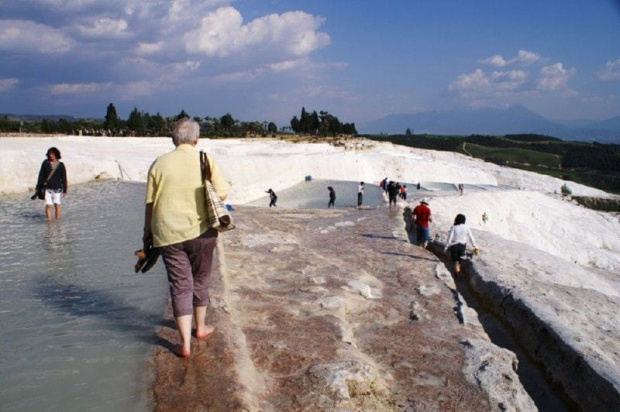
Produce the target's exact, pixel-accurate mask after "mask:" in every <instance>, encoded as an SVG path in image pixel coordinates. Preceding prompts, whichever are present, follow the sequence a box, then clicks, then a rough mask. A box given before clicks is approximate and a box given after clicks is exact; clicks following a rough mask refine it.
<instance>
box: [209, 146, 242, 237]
mask: <svg viewBox="0 0 620 412" xmlns="http://www.w3.org/2000/svg"><path fill="white" fill-rule="evenodd" d="M200 168H201V172H202V185H203V188H204V192H205V207H206V209H207V223H208V225H209V227H212V228H214V229H215V230H217V231H218V232H225V231H227V230H231V229H234V228H235V224H234V222H233V217H232V215H231V214H230V213H229V212H228V209H226V205H225V204H224V202H222V200H221V199H220V197H219V196H218V195H217V193H216V192H215V189H214V188H213V184H211V166H210V165H209V159H208V158H207V154H206V153H205V152H203V151H202V150H201V151H200Z"/></svg>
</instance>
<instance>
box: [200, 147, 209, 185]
mask: <svg viewBox="0 0 620 412" xmlns="http://www.w3.org/2000/svg"><path fill="white" fill-rule="evenodd" d="M200 169H201V173H202V181H203V182H204V181H207V180H208V181H211V165H210V164H209V158H208V157H207V154H206V153H205V152H203V151H202V150H201V151H200Z"/></svg>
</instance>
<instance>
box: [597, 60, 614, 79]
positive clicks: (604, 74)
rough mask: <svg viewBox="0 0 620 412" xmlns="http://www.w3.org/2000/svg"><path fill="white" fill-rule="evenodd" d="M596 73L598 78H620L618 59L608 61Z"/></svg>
mask: <svg viewBox="0 0 620 412" xmlns="http://www.w3.org/2000/svg"><path fill="white" fill-rule="evenodd" d="M597 74H598V78H599V79H601V80H604V81H613V80H620V59H617V60H615V61H608V62H607V64H606V65H605V68H604V69H603V70H602V71H600V72H598V73H597Z"/></svg>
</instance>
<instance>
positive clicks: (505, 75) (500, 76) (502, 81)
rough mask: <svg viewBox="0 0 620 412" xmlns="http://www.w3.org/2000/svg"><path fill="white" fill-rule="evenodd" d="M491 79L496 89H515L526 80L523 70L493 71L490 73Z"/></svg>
mask: <svg viewBox="0 0 620 412" xmlns="http://www.w3.org/2000/svg"><path fill="white" fill-rule="evenodd" d="M491 80H492V84H493V87H494V89H495V90H497V91H507V90H516V89H518V88H519V87H521V86H522V85H523V84H524V83H525V82H526V81H527V73H526V72H524V71H523V70H510V71H507V72H500V71H495V72H493V74H492V75H491Z"/></svg>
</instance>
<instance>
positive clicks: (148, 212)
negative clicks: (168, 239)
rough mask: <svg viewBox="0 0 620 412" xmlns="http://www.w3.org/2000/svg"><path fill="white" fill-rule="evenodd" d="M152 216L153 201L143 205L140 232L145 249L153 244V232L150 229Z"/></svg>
mask: <svg viewBox="0 0 620 412" xmlns="http://www.w3.org/2000/svg"><path fill="white" fill-rule="evenodd" d="M152 217H153V203H147V204H146V206H145V207H144V232H143V234H142V243H144V248H145V249H147V248H148V247H149V246H151V245H153V232H152V231H151V218H152Z"/></svg>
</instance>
